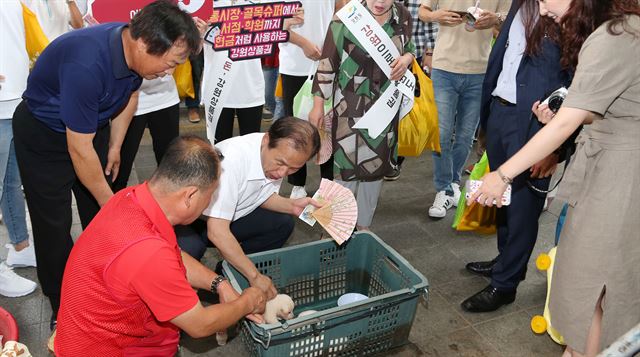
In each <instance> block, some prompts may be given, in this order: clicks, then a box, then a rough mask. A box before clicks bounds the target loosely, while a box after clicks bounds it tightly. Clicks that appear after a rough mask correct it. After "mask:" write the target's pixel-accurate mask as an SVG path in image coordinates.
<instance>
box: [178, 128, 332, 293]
mask: <svg viewBox="0 0 640 357" xmlns="http://www.w3.org/2000/svg"><path fill="white" fill-rule="evenodd" d="M319 147H320V136H319V135H318V131H317V129H316V128H315V127H314V126H312V125H311V124H310V123H309V122H307V121H304V120H301V119H297V118H293V117H287V118H283V119H280V120H278V121H276V122H274V123H273V125H272V126H271V128H269V131H268V132H267V133H252V134H247V135H243V136H238V137H234V138H230V139H227V140H225V141H222V142H220V143H219V144H217V145H216V148H217V149H218V150H220V152H221V154H222V157H223V158H224V159H223V160H222V165H221V166H222V174H221V175H220V187H219V189H218V191H217V194H216V195H215V196H214V197H213V198H212V200H211V204H210V205H209V207H208V208H207V209H205V210H204V212H203V214H204V215H205V216H207V217H208V218H207V224H206V229H205V227H204V225H203V224H202V223H200V225H199V226H198V224H196V225H192V226H190V227H180V228H177V229H176V231H177V234H178V244H179V245H180V247H181V248H182V250H184V251H185V252H187V253H189V254H190V255H191V256H193V257H195V258H196V259H200V258H201V257H202V255H203V254H204V250H205V249H206V246H207V242H208V241H207V237H208V240H210V241H211V242H212V243H213V244H214V245H215V246H216V247H217V248H218V250H219V251H220V253H221V254H222V256H223V257H224V259H226V260H227V261H228V262H229V263H231V265H233V266H234V267H235V268H236V269H238V270H239V271H240V273H242V274H243V275H244V276H245V277H246V278H247V280H249V283H250V284H251V286H254V287H258V288H260V289H262V290H263V291H264V292H265V293H266V294H267V297H268V299H271V298H273V297H274V296H275V294H276V289H275V287H274V286H273V283H272V282H271V279H270V278H269V277H267V276H265V275H262V274H260V272H258V270H257V269H256V267H255V265H254V264H253V263H252V262H251V261H250V260H249V259H248V258H247V256H246V255H245V254H251V253H256V252H262V251H265V250H271V249H277V248H280V247H282V246H283V245H284V243H285V242H286V241H287V239H288V238H289V236H290V235H291V232H292V231H293V227H294V220H293V217H292V216H298V215H300V214H301V213H302V210H303V209H304V208H305V207H306V206H307V205H309V204H313V205H315V206H318V203H317V202H316V201H314V200H312V199H311V198H309V197H304V198H299V199H290V198H285V197H282V196H280V195H278V191H279V190H280V184H281V183H282V179H283V178H284V177H286V176H287V175H290V174H292V173H294V172H296V171H298V170H299V169H300V168H301V167H302V166H304V164H305V163H306V162H307V161H308V160H309V159H310V158H311V157H312V156H313V155H315V154H316V153H317V152H318V149H319ZM188 228H193V229H195V230H196V231H197V232H198V234H195V235H194V234H189V229H188ZM217 270H218V271H219V267H218V269H217Z"/></svg>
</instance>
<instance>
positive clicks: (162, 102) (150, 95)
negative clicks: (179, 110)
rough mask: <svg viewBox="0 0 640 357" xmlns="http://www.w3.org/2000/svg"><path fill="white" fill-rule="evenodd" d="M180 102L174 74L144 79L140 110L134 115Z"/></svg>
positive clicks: (139, 98)
mask: <svg viewBox="0 0 640 357" xmlns="http://www.w3.org/2000/svg"><path fill="white" fill-rule="evenodd" d="M178 103H180V98H179V97H178V89H177V88H176V81H175V80H174V79H173V76H164V77H161V78H156V79H151V80H147V79H143V80H142V85H141V86H140V95H139V96H138V110H136V113H135V114H134V115H142V114H147V113H151V112H155V111H156V110H160V109H164V108H168V107H170V106H172V105H176V104H178Z"/></svg>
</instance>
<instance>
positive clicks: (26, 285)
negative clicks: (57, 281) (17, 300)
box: [0, 262, 38, 297]
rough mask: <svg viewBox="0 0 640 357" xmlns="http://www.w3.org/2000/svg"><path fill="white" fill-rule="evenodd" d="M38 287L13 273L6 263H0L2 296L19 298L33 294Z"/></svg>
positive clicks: (0, 290) (0, 292)
mask: <svg viewBox="0 0 640 357" xmlns="http://www.w3.org/2000/svg"><path fill="white" fill-rule="evenodd" d="M37 286H38V285H37V284H36V283H35V282H33V281H31V280H29V279H25V278H23V277H21V276H20V275H18V274H16V273H14V272H13V269H11V268H9V267H8V266H7V265H6V264H5V263H4V262H3V263H0V295H3V296H6V297H18V296H24V295H27V294H30V293H32V292H33V291H34V290H36V287H37Z"/></svg>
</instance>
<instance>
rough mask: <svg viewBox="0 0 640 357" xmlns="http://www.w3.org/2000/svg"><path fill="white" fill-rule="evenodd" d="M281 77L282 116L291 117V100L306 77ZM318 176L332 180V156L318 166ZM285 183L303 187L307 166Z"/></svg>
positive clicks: (290, 176)
mask: <svg viewBox="0 0 640 357" xmlns="http://www.w3.org/2000/svg"><path fill="white" fill-rule="evenodd" d="M280 76H281V77H282V104H283V106H284V115H285V116H287V117H290V116H293V99H294V98H295V97H296V94H298V92H299V91H300V88H302V86H303V85H304V82H305V81H306V80H307V77H306V76H290V75H287V74H280ZM320 176H321V177H322V178H326V179H328V180H333V155H331V157H330V158H329V160H327V162H325V163H324V164H322V165H320ZM287 182H289V183H290V184H292V185H294V186H304V185H305V184H306V183H307V165H306V164H305V165H304V166H302V167H301V168H300V170H298V171H296V172H294V173H293V174H291V175H289V177H287Z"/></svg>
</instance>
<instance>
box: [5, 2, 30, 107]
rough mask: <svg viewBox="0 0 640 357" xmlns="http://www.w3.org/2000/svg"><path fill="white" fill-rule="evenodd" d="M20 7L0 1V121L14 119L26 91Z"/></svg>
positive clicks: (24, 50) (26, 60)
mask: <svg viewBox="0 0 640 357" xmlns="http://www.w3.org/2000/svg"><path fill="white" fill-rule="evenodd" d="M24 36H25V33H24V22H23V20H22V6H21V5H20V2H19V1H18V0H2V1H0V44H2V52H1V53H0V74H1V75H3V76H4V77H5V80H4V81H3V82H0V86H2V88H0V119H10V118H11V117H13V112H14V111H15V109H16V107H17V106H18V104H20V101H21V97H22V93H23V92H24V90H25V89H26V88H27V77H28V76H29V56H28V55H27V50H26V47H25V37H24Z"/></svg>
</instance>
